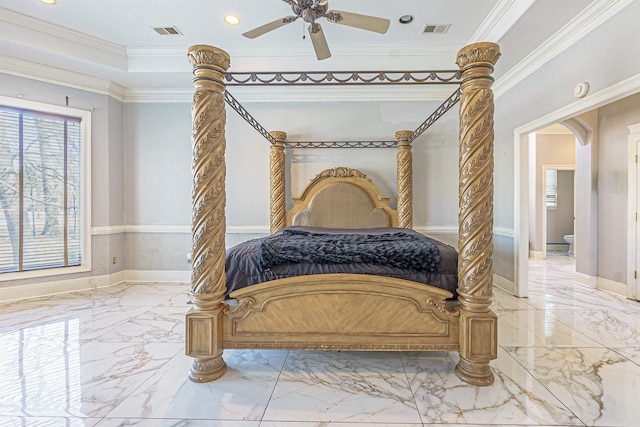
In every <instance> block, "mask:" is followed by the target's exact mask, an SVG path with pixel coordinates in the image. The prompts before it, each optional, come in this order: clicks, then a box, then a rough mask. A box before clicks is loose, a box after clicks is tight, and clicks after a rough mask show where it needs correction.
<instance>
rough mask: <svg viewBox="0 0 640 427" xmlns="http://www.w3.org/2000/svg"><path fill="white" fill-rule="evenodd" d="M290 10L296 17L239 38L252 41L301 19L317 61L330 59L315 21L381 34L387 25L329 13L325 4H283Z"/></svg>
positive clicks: (323, 0)
mask: <svg viewBox="0 0 640 427" xmlns="http://www.w3.org/2000/svg"><path fill="white" fill-rule="evenodd" d="M283 1H284V2H285V3H288V4H289V5H290V6H291V10H293V13H295V14H296V16H286V17H284V18H281V19H278V20H276V21H273V22H269V23H268V24H265V25H262V26H260V27H257V28H254V29H253V30H250V31H247V32H246V33H244V34H242V35H243V36H245V37H247V38H250V39H254V38H256V37H258V36H261V35H263V34H266V33H268V32H269V31H273V30H275V29H277V28H280V27H282V26H284V25H287V24H290V23H292V22H293V21H295V20H296V19H298V18H302V19H303V20H304V21H305V22H308V23H309V24H310V25H309V36H310V37H311V43H312V44H313V49H314V50H315V52H316V57H317V58H318V59H319V60H322V59H327V58H329V57H330V56H331V51H330V50H329V45H328V44H327V39H326V38H325V36H324V32H323V31H322V27H321V26H320V24H318V23H317V22H316V19H318V18H326V19H327V21H329V22H332V23H334V24H342V25H348V26H350V27H355V28H360V29H362V30H367V31H374V32H376V33H380V34H384V33H386V32H387V30H388V29H389V24H390V23H391V21H389V20H388V19H385V18H377V17H375V16H369V15H360V14H358V13H351V12H343V11H340V10H329V5H328V3H329V0H283Z"/></svg>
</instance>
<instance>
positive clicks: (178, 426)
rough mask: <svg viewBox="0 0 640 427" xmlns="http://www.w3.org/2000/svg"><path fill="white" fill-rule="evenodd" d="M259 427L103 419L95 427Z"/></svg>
mask: <svg viewBox="0 0 640 427" xmlns="http://www.w3.org/2000/svg"><path fill="white" fill-rule="evenodd" d="M124 426H136V427H260V426H261V424H260V421H235V420H179V419H165V418H152V419H149V418H147V419H144V418H103V419H102V420H101V421H100V422H98V424H96V427H124Z"/></svg>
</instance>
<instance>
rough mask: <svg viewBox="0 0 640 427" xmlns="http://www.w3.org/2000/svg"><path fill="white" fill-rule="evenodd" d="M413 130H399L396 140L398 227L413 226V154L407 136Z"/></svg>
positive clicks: (409, 135) (408, 136)
mask: <svg viewBox="0 0 640 427" xmlns="http://www.w3.org/2000/svg"><path fill="white" fill-rule="evenodd" d="M411 135H413V131H410V130H399V131H397V132H396V139H397V140H398V156H397V157H398V172H397V173H398V227H400V228H413V154H412V153H411V142H410V141H409V138H410V137H411Z"/></svg>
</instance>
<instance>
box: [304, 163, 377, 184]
mask: <svg viewBox="0 0 640 427" xmlns="http://www.w3.org/2000/svg"><path fill="white" fill-rule="evenodd" d="M349 176H355V177H357V178H365V179H369V178H367V175H365V174H363V173H362V172H360V171H359V170H357V169H351V168H347V167H345V166H338V167H335V168H331V169H325V170H323V171H322V172H320V173H319V174H318V175H316V176H315V178H313V179H312V180H311V182H314V181H317V180H319V179H322V178H346V177H349ZM369 181H371V180H370V179H369Z"/></svg>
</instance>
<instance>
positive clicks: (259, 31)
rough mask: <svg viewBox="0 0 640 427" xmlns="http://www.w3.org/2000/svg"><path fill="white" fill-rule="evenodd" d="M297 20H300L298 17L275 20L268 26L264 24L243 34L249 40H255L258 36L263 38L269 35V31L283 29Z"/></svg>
mask: <svg viewBox="0 0 640 427" xmlns="http://www.w3.org/2000/svg"><path fill="white" fill-rule="evenodd" d="M296 19H298V17H297V16H287V17H284V18H280V19H278V20H275V21H273V22H269V23H268V24H264V25H261V26H259V27H257V28H254V29H253V30H249V31H247V32H246V33H243V34H242V35H243V36H245V37H246V38H249V39H255V38H256V37H258V36H261V35H263V34H266V33H268V32H269V31H273V30H275V29H277V28H280V27H283V26H285V25H287V24H290V23H292V22H293V21H295V20H296Z"/></svg>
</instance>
